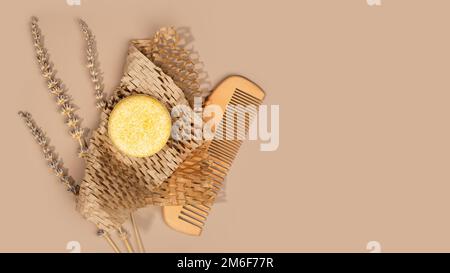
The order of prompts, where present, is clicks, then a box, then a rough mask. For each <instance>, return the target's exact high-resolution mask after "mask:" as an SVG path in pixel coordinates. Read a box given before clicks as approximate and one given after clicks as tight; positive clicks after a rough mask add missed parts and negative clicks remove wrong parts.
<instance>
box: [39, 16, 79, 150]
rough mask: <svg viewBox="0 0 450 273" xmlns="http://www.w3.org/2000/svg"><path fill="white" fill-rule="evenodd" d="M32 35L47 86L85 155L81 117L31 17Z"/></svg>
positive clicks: (71, 133)
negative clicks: (58, 75)
mask: <svg viewBox="0 0 450 273" xmlns="http://www.w3.org/2000/svg"><path fill="white" fill-rule="evenodd" d="M31 35H32V38H33V41H34V48H35V51H36V59H37V61H38V64H39V68H40V69H41V73H42V76H43V77H44V79H45V80H46V81H47V87H48V89H49V91H50V93H51V94H53V95H54V96H55V97H56V103H57V105H58V106H59V110H60V112H61V114H63V115H64V116H65V118H66V124H67V126H68V127H69V129H70V135H71V136H72V137H73V138H74V139H75V140H77V141H78V143H79V145H80V149H79V156H80V157H83V156H84V155H85V154H86V152H87V145H86V141H85V139H84V134H85V130H84V129H83V128H82V127H81V124H80V123H81V122H80V118H79V117H78V116H77V115H76V114H75V106H74V105H73V104H72V102H71V98H70V97H69V96H68V95H67V94H66V90H65V88H64V87H63V83H62V81H61V79H59V78H57V77H56V72H55V70H54V68H53V64H52V63H51V62H50V59H49V55H48V51H47V49H46V48H45V45H44V41H43V38H42V34H41V29H40V28H39V25H38V19H37V18H36V17H33V18H32V19H31Z"/></svg>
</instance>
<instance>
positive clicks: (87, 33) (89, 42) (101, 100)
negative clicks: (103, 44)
mask: <svg viewBox="0 0 450 273" xmlns="http://www.w3.org/2000/svg"><path fill="white" fill-rule="evenodd" d="M79 23H80V27H81V31H82V32H83V34H84V38H85V40H86V58H87V67H88V70H89V77H90V78H91V81H92V84H93V85H94V92H95V99H96V100H97V103H96V106H97V108H98V109H103V108H105V107H106V100H105V95H104V93H103V91H104V86H105V85H104V83H103V76H102V72H101V70H100V65H99V63H98V51H97V43H96V41H95V36H94V35H93V34H92V31H91V30H90V29H89V27H88V25H87V24H86V22H84V21H83V20H81V19H80V20H79Z"/></svg>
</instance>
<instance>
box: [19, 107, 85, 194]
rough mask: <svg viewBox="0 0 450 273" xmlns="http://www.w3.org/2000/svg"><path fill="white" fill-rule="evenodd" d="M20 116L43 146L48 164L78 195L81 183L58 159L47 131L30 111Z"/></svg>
mask: <svg viewBox="0 0 450 273" xmlns="http://www.w3.org/2000/svg"><path fill="white" fill-rule="evenodd" d="M19 116H20V117H21V118H22V119H23V121H24V122H25V125H26V126H27V127H28V129H29V130H30V132H31V134H32V135H33V137H34V139H35V140H36V142H37V143H38V144H39V146H41V148H42V153H43V155H44V158H45V160H47V163H48V166H49V167H50V169H52V171H53V172H54V173H55V175H56V177H58V178H59V180H60V181H61V182H62V183H63V184H64V185H66V187H67V190H68V191H70V192H71V193H73V194H75V195H77V194H78V192H79V185H77V184H76V183H75V180H74V179H73V178H72V177H71V176H70V175H69V174H68V172H67V169H65V168H64V166H63V164H62V162H61V161H60V160H59V159H58V155H57V154H55V153H54V152H53V149H52V148H51V147H50V141H49V140H48V138H47V137H46V136H45V133H44V132H43V131H42V129H41V128H39V127H38V126H37V125H36V122H35V121H34V120H33V117H32V116H31V114H30V113H28V112H22V111H20V112H19Z"/></svg>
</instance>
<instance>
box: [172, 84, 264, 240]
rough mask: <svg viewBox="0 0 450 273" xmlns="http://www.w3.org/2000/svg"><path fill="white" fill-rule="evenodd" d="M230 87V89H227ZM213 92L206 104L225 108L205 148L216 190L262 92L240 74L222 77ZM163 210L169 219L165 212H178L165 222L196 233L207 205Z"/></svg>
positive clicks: (248, 125) (254, 111)
mask: <svg viewBox="0 0 450 273" xmlns="http://www.w3.org/2000/svg"><path fill="white" fill-rule="evenodd" d="M227 81H229V82H227ZM232 86H233V89H231V87H232ZM236 86H242V87H243V88H242V89H249V90H248V92H245V91H242V90H241V89H239V88H236ZM217 91H219V92H217ZM216 92H217V93H218V94H219V95H218V96H217V97H214V96H213V94H214V93H216ZM224 93H226V94H228V98H227V99H226V98H225V97H224V96H223V97H221V96H220V95H224ZM213 94H212V95H211V97H213V98H212V99H211V101H210V103H212V104H219V105H221V106H222V107H223V109H225V111H224V114H223V116H222V119H221V121H220V123H219V124H218V126H217V128H216V131H215V136H214V138H213V139H212V140H211V142H210V144H209V146H208V149H207V152H208V153H209V159H208V163H209V164H208V170H207V172H208V176H209V178H210V180H211V181H212V183H213V185H212V186H213V189H214V191H215V192H216V193H218V192H219V191H220V190H221V187H222V185H223V181H224V180H225V177H226V175H227V173H228V171H229V170H230V168H231V165H232V164H233V161H234V159H235V157H236V155H237V153H238V151H239V148H240V146H241V144H242V142H243V140H244V139H245V137H246V135H247V133H248V130H249V127H250V122H251V120H252V118H253V117H255V116H256V114H257V110H258V106H259V105H260V104H261V103H262V99H263V97H264V93H263V92H262V91H261V90H260V89H259V88H258V87H257V86H256V85H254V84H253V83H251V82H250V81H248V80H246V79H244V78H242V77H231V78H229V79H227V80H225V81H224V82H223V83H222V84H221V86H219V87H218V88H217V89H216V90H215V91H214V92H213ZM252 94H254V95H255V96H253V95H252ZM256 96H258V97H256ZM249 106H252V107H249ZM227 125H230V126H227ZM230 137H231V138H230ZM165 209H166V210H165V212H167V215H168V216H167V218H166V219H168V218H169V215H173V213H174V212H175V211H178V212H177V213H178V215H177V219H178V220H179V222H178V223H173V222H172V221H170V224H169V225H170V226H172V227H173V228H174V229H176V230H178V231H181V232H184V233H187V234H190V235H200V233H201V231H202V229H203V227H204V225H205V222H206V220H207V217H208V215H209V211H210V210H211V207H209V206H205V205H201V204H185V205H184V206H175V207H165ZM171 219H172V218H171Z"/></svg>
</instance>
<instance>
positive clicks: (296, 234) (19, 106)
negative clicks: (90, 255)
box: [0, 0, 450, 252]
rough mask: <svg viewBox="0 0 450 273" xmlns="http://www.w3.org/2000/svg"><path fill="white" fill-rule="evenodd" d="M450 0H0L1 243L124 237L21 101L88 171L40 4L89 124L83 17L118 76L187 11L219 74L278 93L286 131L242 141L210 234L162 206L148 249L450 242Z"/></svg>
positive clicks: (152, 218) (185, 18) (197, 44)
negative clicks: (50, 150) (181, 223)
mask: <svg viewBox="0 0 450 273" xmlns="http://www.w3.org/2000/svg"><path fill="white" fill-rule="evenodd" d="M449 10H450V2H449V1H447V0H433V1H425V0H383V1H382V5H381V6H378V7H371V6H369V5H368V4H367V2H366V0H347V1H335V0H314V1H313V0H309V1H297V0H295V1H294V0H292V1H287V0H284V1H261V0H247V1H242V0H240V1H238V0H228V1H206V0H202V1H193V0H189V1H174V0H172V1H167V0H165V1H153V0H151V1H150V0H146V1H144V0H127V1H125V0H120V1H109V0H81V6H68V5H67V4H66V2H65V1H64V0H39V1H27V0H16V1H2V9H1V16H0V26H1V33H2V35H3V38H2V46H1V49H2V50H1V51H0V52H1V53H0V54H2V58H1V60H2V64H3V65H2V66H1V67H0V74H1V75H2V106H1V107H0V119H1V120H0V121H1V132H2V134H1V141H0V145H1V149H0V150H1V151H2V152H1V156H0V163H1V164H0V166H1V170H2V172H1V180H0V181H1V182H0V216H1V221H2V224H1V227H0V251H2V252H6V251H16V252H23V251H31V252H42V251H44V252H68V250H66V244H67V242H69V241H79V242H80V244H81V247H82V251H83V252H97V251H110V249H109V247H108V246H107V245H106V243H105V242H104V241H103V240H101V239H98V238H96V236H95V229H94V227H93V226H92V224H90V223H88V222H87V221H85V220H83V219H82V218H81V216H80V215H79V214H78V213H77V212H76V211H75V209H74V202H73V199H72V197H71V196H70V195H69V194H67V193H66V192H65V191H64V188H63V187H62V186H61V185H59V184H58V183H57V181H56V179H55V178H54V176H53V175H52V174H51V173H50V171H49V170H48V169H47V167H46V164H45V163H44V160H43V159H42V157H41V154H40V151H39V148H38V146H37V145H36V144H35V143H34V142H33V141H32V139H31V136H30V134H29V133H28V131H27V130H26V129H25V127H24V125H23V124H22V122H21V121H20V120H19V118H18V116H17V114H16V113H17V111H18V110H27V111H30V112H31V113H32V114H33V115H34V117H35V119H36V120H37V122H38V123H39V124H40V125H41V126H42V127H44V129H45V130H46V131H47V133H48V136H49V137H50V138H51V141H52V144H53V145H54V146H55V147H56V149H57V151H58V152H59V154H60V155H61V157H62V158H63V159H64V162H65V164H66V166H67V167H69V169H70V171H71V174H72V175H73V176H74V177H76V178H77V179H81V178H82V176H83V164H82V161H81V160H80V159H78V158H77V157H76V156H75V151H76V148H77V146H76V143H74V142H73V141H72V139H71V138H70V137H69V136H68V133H67V130H66V128H65V125H64V124H63V122H62V117H61V116H60V115H59V114H58V113H57V112H56V107H55V104H54V101H53V98H52V97H51V96H50V95H49V94H48V92H47V91H46V87H45V85H44V82H43V79H42V78H41V76H40V74H39V72H38V68H37V65H36V62H35V60H34V53H33V47H32V43H31V37H30V33H29V25H28V24H29V21H30V16H32V15H36V16H38V17H39V18H40V20H41V21H40V24H41V27H42V29H43V31H44V33H45V37H46V44H47V47H48V48H49V50H50V53H51V57H52V60H53V62H54V63H55V64H56V67H57V69H58V72H59V76H60V77H61V78H62V79H63V80H64V81H65V83H66V84H67V85H68V87H69V89H70V94H71V95H72V96H73V98H74V102H75V103H76V105H77V106H79V108H80V109H79V111H78V113H79V114H80V116H82V117H83V118H84V125H85V126H87V127H90V128H95V126H96V125H97V122H98V114H97V110H96V109H95V107H94V98H93V94H92V89H91V84H90V82H89V79H88V76H87V71H86V69H85V67H84V65H85V58H84V52H83V48H84V41H83V39H82V36H81V34H80V32H79V29H78V25H77V24H76V21H75V19H76V18H79V17H81V18H83V19H85V20H86V21H87V22H88V24H89V25H90V27H91V28H92V29H93V31H94V33H95V34H96V37H97V41H98V49H99V52H100V56H99V57H100V61H101V66H102V70H103V71H104V76H105V83H106V87H107V89H106V90H107V91H108V92H111V91H112V89H113V88H114V87H115V86H116V85H117V84H118V80H119V79H120V76H121V72H122V67H123V65H124V61H125V56H126V50H127V46H128V41H129V40H130V39H134V38H146V37H149V36H151V35H152V34H153V33H154V32H155V31H156V30H157V29H158V28H159V27H160V26H165V25H173V26H176V27H188V28H189V29H190V31H191V33H192V35H193V37H194V38H195V40H194V41H193V46H194V49H195V50H196V51H198V52H199V55H200V57H201V59H202V60H203V62H204V65H205V69H206V70H207V71H208V73H209V79H210V82H211V84H212V86H213V85H214V84H216V83H218V82H219V81H220V80H221V79H223V78H224V77H225V76H227V75H229V74H242V75H245V76H247V77H249V78H250V79H252V80H254V81H255V82H257V83H258V84H259V85H260V86H262V87H263V88H264V90H265V91H266V93H267V99H266V101H265V103H266V104H279V105H280V114H281V122H280V130H281V132H280V137H281V140H280V141H281V142H280V147H279V149H278V150H277V151H275V152H261V151H259V143H258V142H247V143H245V145H243V147H242V149H241V152H240V153H239V156H238V157H237V159H236V161H235V164H234V166H233V169H232V171H231V173H230V175H229V177H228V180H227V187H226V200H225V201H223V202H220V203H218V204H217V205H215V206H214V209H213V211H212V214H211V216H210V217H209V220H208V222H207V228H206V230H205V232H204V234H203V235H202V236H201V237H199V238H196V237H189V236H186V235H183V234H180V233H177V232H175V231H173V230H171V229H170V228H168V227H167V226H166V225H165V224H164V222H163V220H162V218H161V212H160V209H159V208H148V209H144V210H141V211H140V212H139V214H138V217H137V218H138V219H137V220H138V222H140V223H141V224H142V226H143V231H142V233H143V238H144V241H145V243H146V247H147V250H148V251H150V252H184V251H187V252H190V251H195V252H202V251H207V252H208V251H212V252H228V251H239V252H247V251H255V252H265V251H275V252H277V251H283V252H284V251H287V252H298V251H301V252H303V251H304V252H307V251H308V252H309V251H314V252H324V251H352V252H353V251H356V252H367V251H368V250H367V249H366V244H367V243H368V242H369V241H378V242H379V243H380V244H381V246H382V251H384V252H387V251H394V252H395V251H450V236H449V235H448V232H449V230H450V219H449V217H448V210H449V208H450V198H449V193H450V172H449V166H450V126H449V120H450V107H449V102H450V92H449V90H450V78H449V76H448V75H449V74H450V35H449V30H450V27H449V26H450V17H449V16H448V13H449V12H448V11H449Z"/></svg>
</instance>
